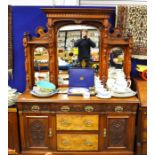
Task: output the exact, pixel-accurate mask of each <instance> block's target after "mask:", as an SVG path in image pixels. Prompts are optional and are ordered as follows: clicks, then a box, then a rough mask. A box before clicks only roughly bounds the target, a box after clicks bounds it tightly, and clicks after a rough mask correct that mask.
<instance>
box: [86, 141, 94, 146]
mask: <svg viewBox="0 0 155 155" xmlns="http://www.w3.org/2000/svg"><path fill="white" fill-rule="evenodd" d="M84 145H86V146H93V142H90V141H85V142H84Z"/></svg>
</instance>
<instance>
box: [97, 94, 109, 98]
mask: <svg viewBox="0 0 155 155" xmlns="http://www.w3.org/2000/svg"><path fill="white" fill-rule="evenodd" d="M96 97H98V98H111V95H104V96H102V95H96Z"/></svg>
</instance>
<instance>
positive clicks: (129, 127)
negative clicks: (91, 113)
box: [103, 113, 135, 151]
mask: <svg viewBox="0 0 155 155" xmlns="http://www.w3.org/2000/svg"><path fill="white" fill-rule="evenodd" d="M105 120H106V121H105V124H104V126H105V127H104V129H103V130H104V131H103V132H104V135H105V136H104V137H105V139H104V140H105V142H104V145H105V146H104V148H105V149H107V150H109V151H110V150H116V149H117V150H118V151H119V150H120V151H121V150H122V151H123V150H124V151H127V150H128V151H133V147H134V136H135V135H134V133H135V116H134V115H133V114H118V113H117V114H108V115H107V116H106V119H105Z"/></svg>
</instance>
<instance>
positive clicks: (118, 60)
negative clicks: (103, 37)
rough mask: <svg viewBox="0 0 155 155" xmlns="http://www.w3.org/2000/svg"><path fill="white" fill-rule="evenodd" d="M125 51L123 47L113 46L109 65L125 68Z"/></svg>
mask: <svg viewBox="0 0 155 155" xmlns="http://www.w3.org/2000/svg"><path fill="white" fill-rule="evenodd" d="M123 63H124V51H123V49H122V48H119V47H115V48H112V49H111V51H110V55H109V66H110V67H113V68H115V69H123Z"/></svg>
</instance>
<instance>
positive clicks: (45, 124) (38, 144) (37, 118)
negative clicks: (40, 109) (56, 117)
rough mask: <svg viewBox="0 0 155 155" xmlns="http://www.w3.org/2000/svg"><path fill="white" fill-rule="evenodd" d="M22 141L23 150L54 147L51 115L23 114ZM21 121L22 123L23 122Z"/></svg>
mask: <svg viewBox="0 0 155 155" xmlns="http://www.w3.org/2000/svg"><path fill="white" fill-rule="evenodd" d="M22 122H23V124H22V125H21V126H22V127H23V130H22V131H21V132H22V143H23V146H22V148H23V150H36V149H39V150H40V149H41V150H49V149H52V145H51V143H52V133H53V129H52V117H51V116H49V115H40V114H38V115H30V114H29V115H26V114H25V115H24V116H23V121H22ZM22 122H21V123H22Z"/></svg>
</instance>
